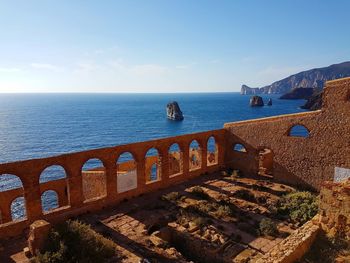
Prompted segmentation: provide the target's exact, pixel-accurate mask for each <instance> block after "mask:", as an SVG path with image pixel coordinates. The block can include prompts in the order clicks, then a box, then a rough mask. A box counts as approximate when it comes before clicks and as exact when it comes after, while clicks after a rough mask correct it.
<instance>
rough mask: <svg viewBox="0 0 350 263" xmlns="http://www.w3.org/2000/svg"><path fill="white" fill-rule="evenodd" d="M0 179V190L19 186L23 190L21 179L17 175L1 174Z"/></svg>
mask: <svg viewBox="0 0 350 263" xmlns="http://www.w3.org/2000/svg"><path fill="white" fill-rule="evenodd" d="M0 179H1V180H0V192H5V191H9V190H13V189H18V188H21V189H22V190H23V183H22V180H21V178H19V177H18V176H17V175H14V174H1V175H0Z"/></svg>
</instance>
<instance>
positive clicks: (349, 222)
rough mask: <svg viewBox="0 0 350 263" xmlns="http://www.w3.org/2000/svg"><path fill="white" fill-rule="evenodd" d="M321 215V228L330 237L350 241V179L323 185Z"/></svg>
mask: <svg viewBox="0 0 350 263" xmlns="http://www.w3.org/2000/svg"><path fill="white" fill-rule="evenodd" d="M319 214H320V216H321V220H320V222H321V227H322V229H323V230H324V231H325V232H326V233H327V234H328V235H330V236H338V235H339V236H341V237H343V238H347V239H348V240H350V179H348V180H346V181H343V182H339V183H334V182H324V183H323V184H322V188H321V192H320V212H319Z"/></svg>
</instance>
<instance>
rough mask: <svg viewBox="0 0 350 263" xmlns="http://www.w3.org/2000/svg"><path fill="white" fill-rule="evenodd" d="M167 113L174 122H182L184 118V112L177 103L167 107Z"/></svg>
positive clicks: (169, 104)
mask: <svg viewBox="0 0 350 263" xmlns="http://www.w3.org/2000/svg"><path fill="white" fill-rule="evenodd" d="M166 113H167V117H168V119H170V120H173V121H182V120H183V119H184V116H183V115H182V111H181V110H180V107H179V104H178V103H177V102H176V101H172V102H169V103H168V104H167V105H166Z"/></svg>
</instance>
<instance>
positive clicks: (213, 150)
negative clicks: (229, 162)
mask: <svg viewBox="0 0 350 263" xmlns="http://www.w3.org/2000/svg"><path fill="white" fill-rule="evenodd" d="M215 164H218V151H217V145H216V141H215V138H214V136H210V137H209V139H208V141H207V166H210V165H215Z"/></svg>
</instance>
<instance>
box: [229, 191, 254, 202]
mask: <svg viewBox="0 0 350 263" xmlns="http://www.w3.org/2000/svg"><path fill="white" fill-rule="evenodd" d="M233 196H234V197H238V198H240V199H243V200H247V201H249V202H255V201H256V200H255V196H254V194H252V193H251V192H250V191H249V190H247V189H240V190H237V191H236V192H234V193H233Z"/></svg>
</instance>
